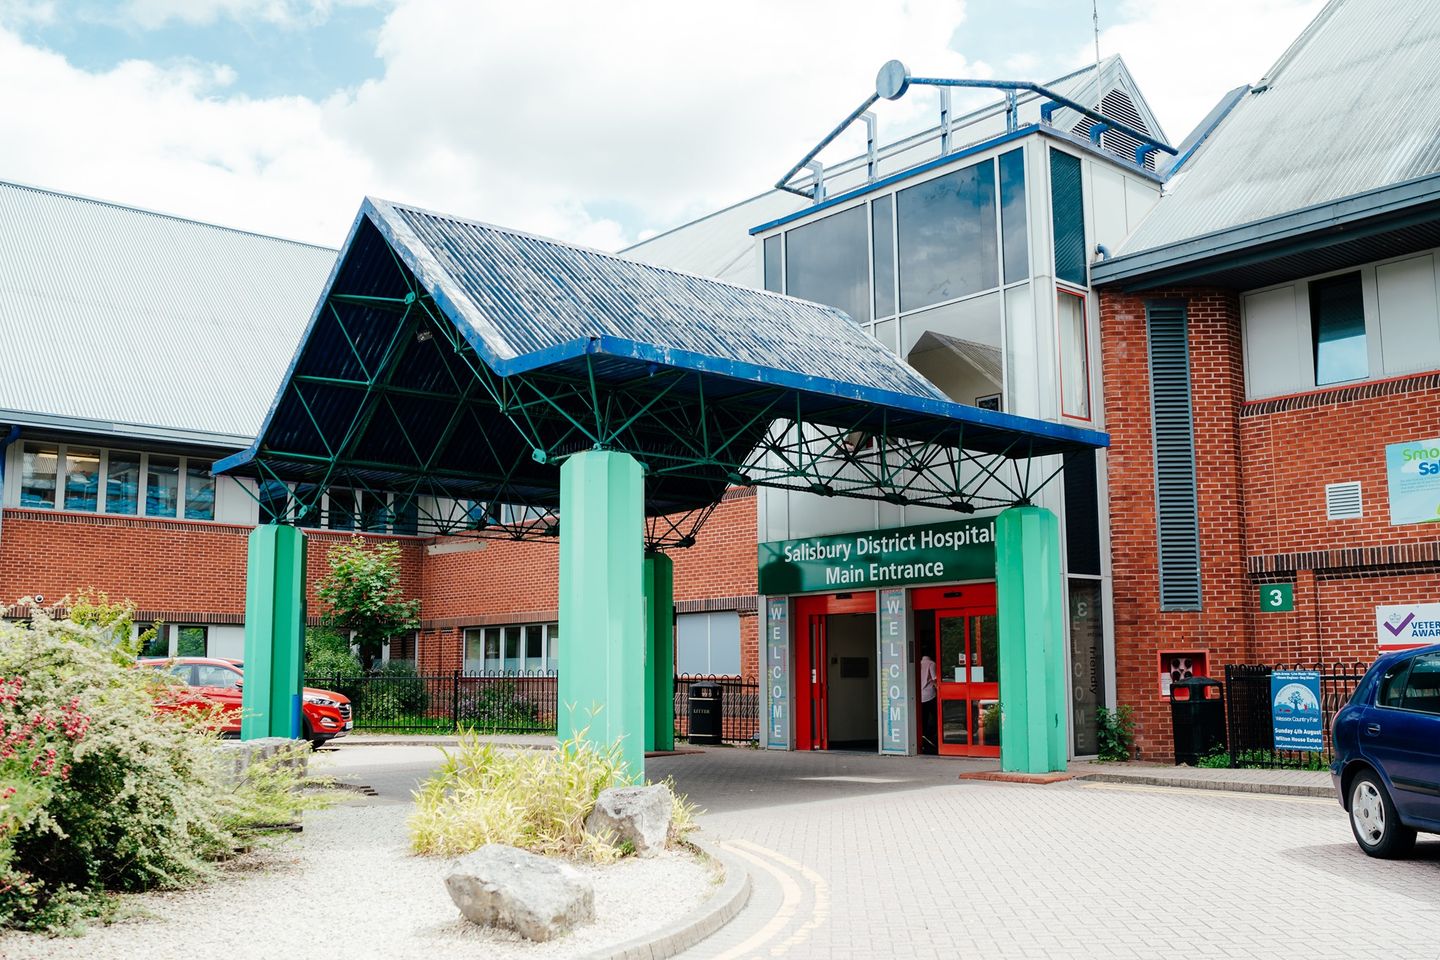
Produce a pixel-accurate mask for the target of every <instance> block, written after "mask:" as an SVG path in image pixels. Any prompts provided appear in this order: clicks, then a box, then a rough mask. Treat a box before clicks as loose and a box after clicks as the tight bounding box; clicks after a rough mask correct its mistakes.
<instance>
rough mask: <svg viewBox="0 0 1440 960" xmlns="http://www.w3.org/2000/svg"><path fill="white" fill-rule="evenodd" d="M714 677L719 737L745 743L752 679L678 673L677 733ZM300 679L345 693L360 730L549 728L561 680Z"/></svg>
mask: <svg viewBox="0 0 1440 960" xmlns="http://www.w3.org/2000/svg"><path fill="white" fill-rule="evenodd" d="M701 680H711V681H714V682H716V683H718V684H720V686H721V688H722V690H723V694H722V696H723V697H724V711H725V713H724V721H723V731H722V739H723V740H725V741H726V742H729V743H746V742H750V741H753V740H755V739H756V736H757V735H758V731H759V697H760V684H759V681H757V680H756V679H755V678H753V677H747V678H739V677H713V676H711V677H704V676H689V675H685V676H679V677H676V678H675V694H674V696H675V736H676V737H677V738H679V739H683V738H685V737H686V736H688V734H689V703H690V696H689V695H690V684H692V683H696V682H698V681H701ZM305 685H306V686H307V687H313V688H317V689H321V690H333V691H335V692H336V693H340V694H344V695H345V696H346V697H348V698H349V699H350V704H351V719H352V720H353V721H354V726H355V729H356V730H358V731H374V732H387V733H446V734H448V733H454V732H456V731H458V730H472V731H475V732H477V733H487V734H524V733H554V732H555V730H556V720H557V716H558V709H557V704H558V696H559V690H558V679H557V677H556V674H555V672H554V671H536V672H530V673H526V672H515V671H504V672H496V673H465V672H462V671H458V670H457V671H454V672H452V673H449V674H437V675H428V676H406V675H388V676H387V675H377V676H364V677H306V678H305Z"/></svg>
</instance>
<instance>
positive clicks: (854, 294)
mask: <svg viewBox="0 0 1440 960" xmlns="http://www.w3.org/2000/svg"><path fill="white" fill-rule="evenodd" d="M869 229H870V225H869V222H868V218H867V216H866V208H865V207H864V206H863V205H862V206H858V207H852V208H850V209H849V210H845V211H843V212H841V213H836V214H832V215H830V216H828V217H826V218H824V219H823V220H817V221H815V222H814V223H807V224H806V225H805V226H803V227H796V228H795V229H794V230H791V231H790V232H789V233H787V234H785V292H786V293H787V294H789V295H790V296H792V297H800V298H801V299H802V300H813V301H815V302H816V303H823V304H827V305H829V306H832V307H836V308H838V309H840V310H844V311H845V312H846V313H848V314H849V315H850V317H851V319H853V320H856V321H858V322H862V323H863V322H866V321H868V320H869V319H870V241H869Z"/></svg>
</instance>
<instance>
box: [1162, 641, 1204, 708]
mask: <svg viewBox="0 0 1440 960" xmlns="http://www.w3.org/2000/svg"><path fill="white" fill-rule="evenodd" d="M1208 676H1210V664H1209V658H1208V656H1207V655H1206V653H1205V651H1203V650H1192V651H1189V652H1183V651H1177V650H1167V651H1163V652H1162V653H1161V654H1160V696H1162V697H1165V698H1166V699H1169V697H1170V685H1171V684H1172V683H1174V682H1175V681H1177V680H1189V679H1191V678H1192V677H1208Z"/></svg>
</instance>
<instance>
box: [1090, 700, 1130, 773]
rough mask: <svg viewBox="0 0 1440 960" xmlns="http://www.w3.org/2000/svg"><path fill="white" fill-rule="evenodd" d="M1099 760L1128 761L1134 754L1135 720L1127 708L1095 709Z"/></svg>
mask: <svg viewBox="0 0 1440 960" xmlns="http://www.w3.org/2000/svg"><path fill="white" fill-rule="evenodd" d="M1095 721H1096V725H1097V726H1098V728H1099V729H1098V739H1099V742H1100V749H1099V751H1098V755H1099V758H1100V759H1101V760H1129V759H1130V758H1131V757H1132V756H1134V754H1135V720H1134V718H1133V717H1132V716H1131V710H1130V708H1129V707H1128V706H1121V707H1117V708H1116V709H1115V710H1107V709H1106V708H1105V707H1096V708H1095Z"/></svg>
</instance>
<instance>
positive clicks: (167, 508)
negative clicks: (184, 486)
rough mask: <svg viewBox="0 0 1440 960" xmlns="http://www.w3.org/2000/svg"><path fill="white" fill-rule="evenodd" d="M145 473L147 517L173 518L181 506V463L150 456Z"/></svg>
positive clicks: (175, 459)
mask: <svg viewBox="0 0 1440 960" xmlns="http://www.w3.org/2000/svg"><path fill="white" fill-rule="evenodd" d="M148 460H149V465H148V467H147V469H146V471H145V515H146V516H147V517H173V516H175V511H176V508H177V507H178V505H179V496H180V461H179V460H178V459H177V458H175V457H157V456H155V455H154V454H153V453H152V454H151V455H150V456H149V458H148Z"/></svg>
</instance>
